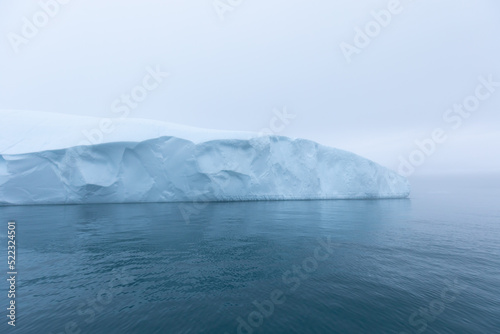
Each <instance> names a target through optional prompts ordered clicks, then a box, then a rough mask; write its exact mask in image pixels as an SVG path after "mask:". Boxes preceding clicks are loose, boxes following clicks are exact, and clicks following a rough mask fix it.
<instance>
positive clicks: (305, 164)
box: [0, 112, 410, 204]
mask: <svg viewBox="0 0 500 334" xmlns="http://www.w3.org/2000/svg"><path fill="white" fill-rule="evenodd" d="M8 113H9V115H7V113H6V112H4V114H3V115H2V112H0V117H1V116H4V117H6V118H7V123H9V122H10V127H9V126H5V123H2V124H3V125H2V126H0V131H3V130H5V129H7V128H9V129H8V131H6V132H7V135H8V134H9V133H10V134H11V135H12V137H8V136H6V133H3V134H2V137H0V204H82V203H127V202H173V201H239V200H285V199H351V198H359V199H361V198H405V197H407V196H408V195H409V192H410V188H409V183H408V180H407V179H406V178H404V177H402V176H400V175H398V174H396V173H395V172H393V171H391V170H389V169H387V168H384V167H382V166H380V165H378V164H376V163H374V162H372V161H370V160H367V159H365V158H362V157H360V156H358V155H356V154H353V153H350V152H346V151H343V150H339V149H335V148H330V147H326V146H323V145H320V144H317V143H315V142H312V141H309V140H304V139H291V138H287V137H279V136H263V137H259V136H257V135H256V134H253V133H248V132H224V131H214V130H197V129H194V128H189V127H182V126H176V125H172V124H169V123H162V122H155V121H146V120H133V119H129V120H120V121H117V120H115V121H114V122H115V127H116V128H115V129H114V131H113V132H112V133H109V134H105V135H104V136H102V138H101V142H102V143H101V144H94V145H83V146H81V145H80V146H75V145H78V143H79V142H81V140H82V134H81V131H82V126H83V128H85V126H90V128H89V129H92V124H96V122H97V124H98V122H99V120H98V119H93V118H90V117H74V116H64V117H60V115H59V114H47V113H33V114H36V115H33V116H34V117H32V118H31V120H29V122H28V123H29V124H28V125H23V124H22V122H23V120H22V118H23V117H21V116H20V114H22V112H8ZM28 114H30V113H28ZM41 115H42V116H43V115H45V117H41ZM24 116H25V117H26V116H28V115H27V114H25V115H24ZM6 118H3V121H5V120H6ZM16 120H20V121H19V122H16ZM26 121H27V119H24V122H26ZM40 121H41V122H40ZM37 122H39V123H37ZM16 127H17V128H19V129H18V131H19V132H20V134H19V133H17V134H16V133H15V132H16ZM94 128H95V125H94ZM23 129H24V130H23ZM148 129H149V132H148ZM75 132H76V134H75ZM167 134H168V135H167ZM174 134H175V135H174ZM24 136H26V137H24ZM148 137H149V138H148ZM96 138H97V137H96Z"/></svg>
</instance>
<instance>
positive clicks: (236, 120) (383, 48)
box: [0, 0, 500, 174]
mask: <svg viewBox="0 0 500 334" xmlns="http://www.w3.org/2000/svg"><path fill="white" fill-rule="evenodd" d="M53 1H55V0H42V3H52V2H53ZM217 1H218V0H217ZM217 1H215V3H216V2H217ZM61 2H64V1H62V0H61ZM67 2H68V3H67V4H60V5H59V8H56V7H50V6H49V7H47V8H49V11H50V10H52V12H51V13H52V15H53V17H49V16H48V15H47V17H48V21H47V22H46V24H45V22H43V15H42V14H39V12H40V11H41V10H42V9H41V7H40V4H39V3H38V2H35V1H27V0H22V1H2V2H0V35H1V36H2V38H1V39H0V109H27V110H41V111H51V112H60V113H68V114H78V115H92V116H98V117H117V114H116V112H114V111H116V110H113V103H114V102H116V100H117V99H120V97H121V96H122V94H130V93H131V90H132V89H133V88H134V87H136V86H137V85H141V84H142V82H143V79H144V77H145V75H146V74H147V69H148V68H150V69H151V68H160V69H161V70H162V71H164V72H168V73H169V74H170V75H169V77H168V78H166V79H165V80H164V81H163V82H162V83H161V84H160V85H159V86H158V87H156V88H154V89H152V90H151V91H149V92H148V95H147V97H146V98H145V99H144V100H143V101H141V102H140V103H138V105H137V107H136V108H134V109H133V110H131V112H130V115H129V117H136V118H148V119H157V120H162V121H168V122H174V123H180V124H186V125H191V126H197V127H207V128H214V129H228V130H245V131H256V132H258V131H261V130H262V129H264V128H269V127H271V124H274V125H276V124H278V123H279V122H276V120H273V119H275V117H276V116H275V115H276V114H275V113H276V110H275V109H277V110H283V108H285V107H286V110H287V111H288V112H289V113H293V114H294V115H295V118H293V119H290V120H289V122H287V123H288V124H284V125H285V126H283V127H281V126H279V127H278V126H275V128H276V129H278V131H276V132H277V133H276V134H278V135H285V136H291V137H301V138H307V139H312V140H315V141H318V142H320V143H322V144H325V145H329V146H333V147H337V148H341V149H345V150H349V151H353V152H355V153H357V154H360V155H362V156H365V157H367V158H370V159H372V160H374V161H376V162H378V163H380V164H382V165H384V166H387V167H389V168H392V169H395V170H397V169H398V168H399V167H400V158H401V157H403V158H405V159H409V156H410V155H411V154H412V152H414V151H415V150H416V149H418V147H417V145H416V144H415V141H419V142H423V143H425V142H426V140H428V139H429V138H432V136H433V132H434V131H435V130H436V129H440V130H442V132H443V133H442V134H441V137H443V136H445V137H446V140H445V141H444V142H442V143H438V144H436V145H435V148H434V149H433V150H432V153H431V154H429V156H425V161H424V163H422V165H421V166H416V168H415V173H423V174H424V173H460V172H471V173H472V172H493V171H500V156H499V153H500V150H499V145H500V128H499V127H500V86H499V87H496V88H495V89H494V90H495V91H488V87H483V88H480V89H479V92H480V93H481V94H482V95H481V96H482V97H484V99H482V100H480V104H479V106H478V107H477V108H476V109H474V111H473V112H467V111H465V112H463V115H467V116H460V114H458V113H457V112H452V111H450V112H449V111H448V109H450V108H453V106H454V104H460V103H462V102H464V100H467V98H469V97H471V96H474V95H475V94H476V92H477V87H478V85H481V82H482V81H481V80H480V79H479V78H480V77H482V78H483V79H487V78H488V77H489V76H492V78H493V79H494V80H495V81H497V82H500V34H499V32H500V20H499V16H500V3H498V1H496V0H464V1H460V0H440V1H433V0H419V1H410V0H401V1H400V4H399V6H396V4H397V3H393V2H392V1H390V0H387V1H379V0H377V1H367V0H358V1H352V0H342V1H327V0H321V1H319V0H318V1H314V0H311V1H304V0H302V1H298V0H275V1H264V0H252V1H250V0H248V1H245V0H243V1H237V0H232V1H230V0H220V2H218V3H219V5H220V7H219V9H220V8H226V9H227V8H231V10H227V11H225V12H224V13H223V15H222V16H223V17H224V19H221V16H220V15H219V14H221V12H219V13H218V12H217V10H216V8H215V7H214V1H213V0H203V1H202V0H196V1H186V0H166V1H152V0H146V1H144V0H141V1H139V0H137V1H131V0H120V1H118V0H106V1H97V0H86V1H76V0H72V1H67ZM221 3H222V4H226V5H221ZM230 3H232V4H233V5H232V7H227V6H231V5H229V4H230ZM224 6H226V7H224ZM391 6H393V7H391ZM389 8H393V9H394V8H397V9H396V10H395V12H397V13H391V12H390V11H389ZM372 11H374V12H372ZM387 11H389V13H391V17H390V19H388V18H387V17H385V16H384V13H387ZM37 13H38V14H37ZM374 13H375V14H374ZM377 13H378V14H377ZM37 15H38V18H37V19H39V20H42V21H39V25H40V27H39V28H37V29H38V31H37V32H36V33H33V31H31V32H32V33H33V36H31V37H30V38H25V37H23V36H24V35H23V26H25V25H26V20H28V21H30V22H31V23H33V22H34V20H35V19H34V16H35V17H37ZM40 15H41V16H40ZM375 17H378V19H379V20H381V21H379V22H383V23H384V24H381V23H378V27H379V28H380V29H379V30H380V31H379V32H373V31H372V32H371V33H372V35H373V37H370V36H368V39H369V44H368V42H366V40H365V41H364V42H366V44H367V45H364V46H363V48H359V47H358V48H357V50H358V51H357V53H352V54H351V57H349V59H350V61H348V59H347V58H346V57H345V55H344V52H343V51H342V50H343V49H342V45H344V51H345V45H347V44H349V45H350V46H353V47H356V44H355V37H356V35H357V32H356V31H359V30H356V29H357V27H359V29H361V30H362V31H363V32H364V33H365V32H366V30H365V28H366V25H367V24H369V23H370V22H371V21H374V22H376V21H375V20H376V19H375ZM23 18H26V19H23ZM384 19H385V21H384ZM40 22H41V23H40ZM384 25H385V26H384ZM372 27H375V28H376V25H372ZM25 30H26V29H25ZM28 30H29V29H28ZM25 32H26V31H25ZM13 36H15V37H13ZM19 36H21V37H22V38H24V39H22V42H20V39H16V38H18V37H19ZM357 37H359V35H358V36H357ZM13 40H15V41H16V42H13ZM358 42H359V38H358ZM16 43H17V44H16ZM342 43H344V44H342ZM350 50H351V51H352V50H353V49H350ZM16 51H17V52H16ZM489 88H491V87H489ZM488 92H489V93H490V94H489V95H488V94H487V93H488ZM486 95H488V96H486ZM468 101H469V102H470V101H473V99H469V100H468ZM115 107H116V105H115ZM458 116H460V119H459V118H457V117H458ZM0 121H1V120H0ZM279 125H281V123H280V124H279ZM416 155H418V154H416ZM416 155H415V156H414V158H415V157H416Z"/></svg>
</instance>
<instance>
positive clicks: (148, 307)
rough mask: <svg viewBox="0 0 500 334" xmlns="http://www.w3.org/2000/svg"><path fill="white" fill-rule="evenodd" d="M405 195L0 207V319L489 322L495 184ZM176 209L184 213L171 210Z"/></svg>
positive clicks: (99, 326) (213, 323) (431, 325)
mask: <svg viewBox="0 0 500 334" xmlns="http://www.w3.org/2000/svg"><path fill="white" fill-rule="evenodd" d="M413 184H414V191H413V194H412V198H411V199H407V200H367V201H364V200H353V201H293V202H243V203H209V204H192V203H191V204H189V203H185V204H133V205H82V206H30V207H0V218H1V219H0V221H1V225H0V242H1V244H2V245H4V246H2V247H1V249H4V251H3V253H4V254H3V255H0V256H2V257H5V259H4V260H1V261H0V263H3V264H2V265H1V269H0V270H1V273H2V274H1V275H2V277H6V276H7V275H6V272H7V265H6V258H7V251H6V249H7V237H6V234H7V220H9V219H10V220H16V222H17V271H18V277H17V287H16V290H17V291H16V297H17V298H16V305H17V308H16V312H17V318H16V327H15V330H12V328H10V326H8V325H7V320H8V319H7V317H6V315H7V310H6V307H7V303H8V299H7V290H8V283H7V282H6V280H5V279H3V280H2V281H3V282H4V283H2V284H0V302H1V308H0V309H1V310H3V311H0V312H1V313H2V314H0V315H1V317H0V319H3V320H1V323H0V332H1V333H9V332H12V333H54V334H55V333H217V334H224V333H229V334H233V333H245V334H247V333H272V334H277V333H500V224H499V223H500V186H499V182H498V179H495V180H494V181H492V180H491V179H490V178H482V179H478V178H470V179H467V178H456V179H452V178H447V179H443V178H436V179H427V180H426V179H423V180H417V181H414V182H413ZM186 217H187V219H186Z"/></svg>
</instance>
